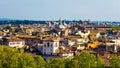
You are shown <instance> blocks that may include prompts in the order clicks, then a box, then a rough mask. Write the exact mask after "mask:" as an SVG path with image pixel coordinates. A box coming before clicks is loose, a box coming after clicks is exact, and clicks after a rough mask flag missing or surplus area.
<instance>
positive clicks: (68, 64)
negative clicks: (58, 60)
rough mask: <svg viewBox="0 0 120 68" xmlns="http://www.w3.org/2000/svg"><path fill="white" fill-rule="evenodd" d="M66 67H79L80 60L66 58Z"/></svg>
mask: <svg viewBox="0 0 120 68" xmlns="http://www.w3.org/2000/svg"><path fill="white" fill-rule="evenodd" d="M65 68H79V67H78V61H77V60H73V59H66V60H65Z"/></svg>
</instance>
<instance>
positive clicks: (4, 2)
mask: <svg viewBox="0 0 120 68" xmlns="http://www.w3.org/2000/svg"><path fill="white" fill-rule="evenodd" d="M0 18H11V19H29V20H30V19H32V20H58V19H59V18H61V19H66V20H74V19H75V20H80V19H81V20H85V19H91V20H99V21H100V20H102V21H120V0H0Z"/></svg>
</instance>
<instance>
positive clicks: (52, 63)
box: [46, 58, 65, 68]
mask: <svg viewBox="0 0 120 68" xmlns="http://www.w3.org/2000/svg"><path fill="white" fill-rule="evenodd" d="M64 67H65V63H64V59H62V58H55V59H53V60H49V61H47V67H46V68H64Z"/></svg>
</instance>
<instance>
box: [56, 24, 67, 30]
mask: <svg viewBox="0 0 120 68" xmlns="http://www.w3.org/2000/svg"><path fill="white" fill-rule="evenodd" d="M55 28H57V29H63V28H65V26H64V25H56V26H55Z"/></svg>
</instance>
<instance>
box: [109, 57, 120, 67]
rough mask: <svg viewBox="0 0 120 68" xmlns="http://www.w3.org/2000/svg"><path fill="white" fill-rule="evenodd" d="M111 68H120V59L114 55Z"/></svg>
mask: <svg viewBox="0 0 120 68" xmlns="http://www.w3.org/2000/svg"><path fill="white" fill-rule="evenodd" d="M110 65H111V68H120V57H118V56H117V55H112V57H111V59H110Z"/></svg>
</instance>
